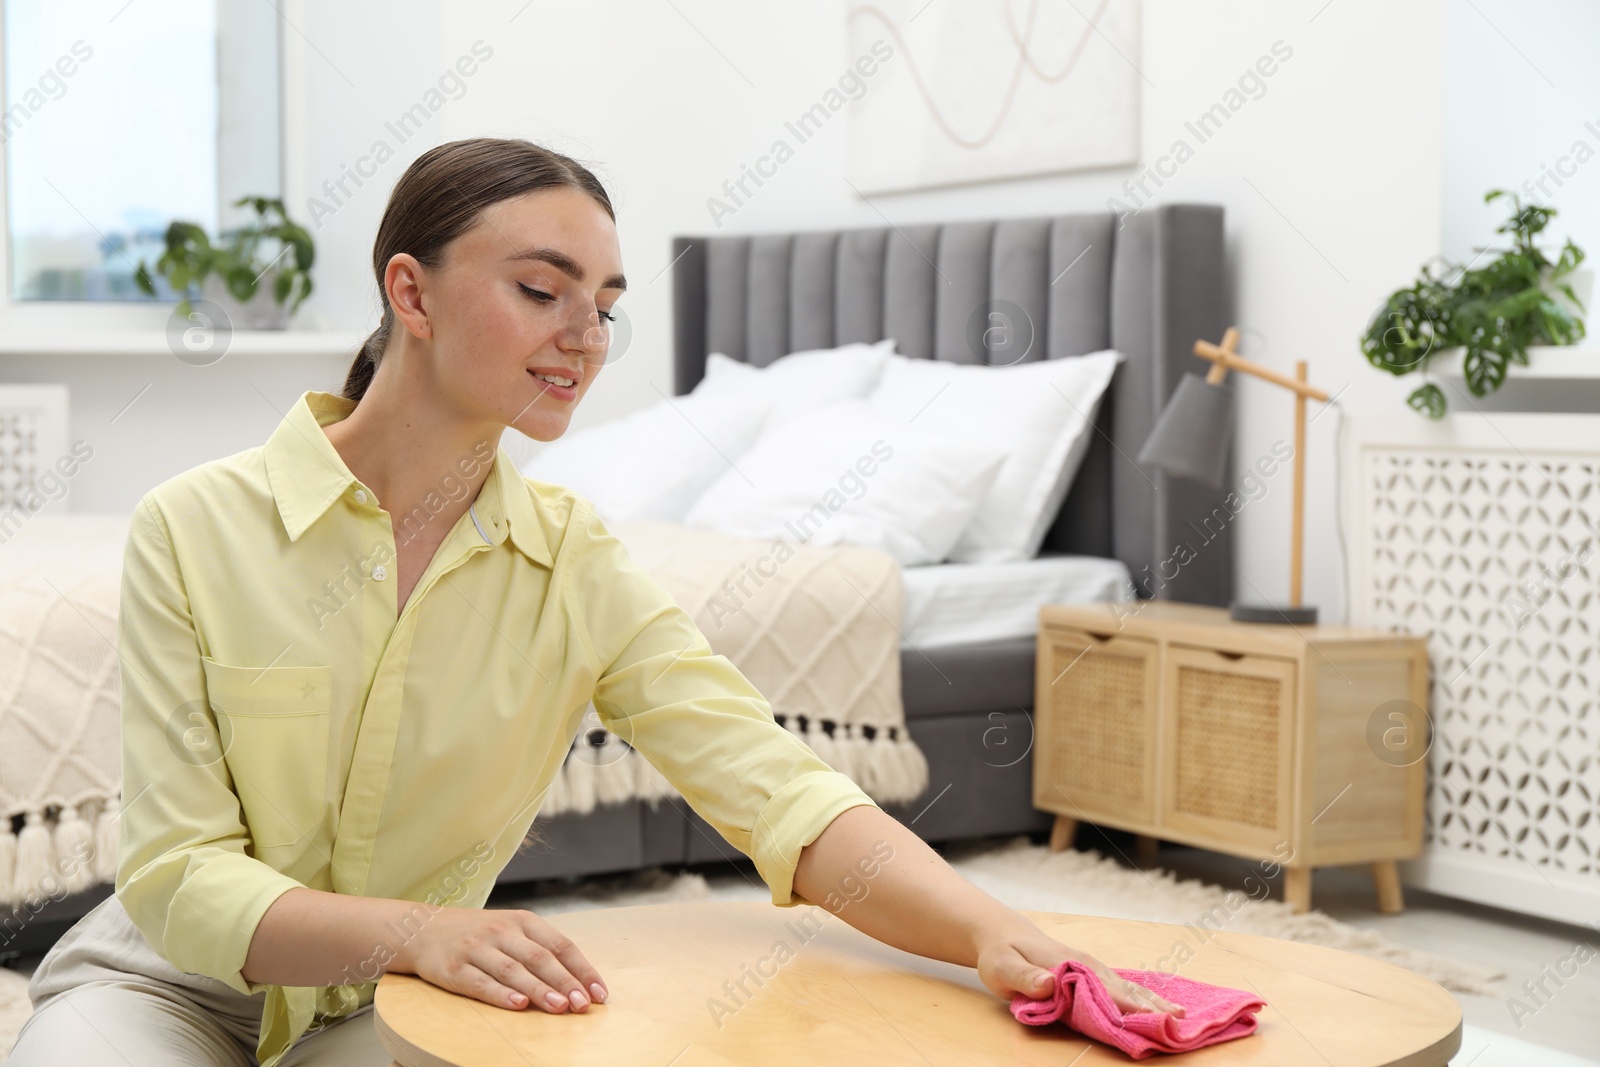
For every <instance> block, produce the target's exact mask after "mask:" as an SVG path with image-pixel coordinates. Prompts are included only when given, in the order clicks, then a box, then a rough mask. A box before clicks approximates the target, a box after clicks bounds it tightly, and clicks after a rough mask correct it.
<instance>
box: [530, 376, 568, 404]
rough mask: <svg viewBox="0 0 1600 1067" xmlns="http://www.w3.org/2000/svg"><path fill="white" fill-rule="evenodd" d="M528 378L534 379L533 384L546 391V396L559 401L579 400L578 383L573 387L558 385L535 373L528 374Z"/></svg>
mask: <svg viewBox="0 0 1600 1067" xmlns="http://www.w3.org/2000/svg"><path fill="white" fill-rule="evenodd" d="M528 377H530V378H532V379H533V384H535V385H537V386H538V387H539V388H540V389H542V390H544V392H545V394H546V395H548V396H553V397H555V398H556V399H557V400H566V401H572V400H576V399H578V385H577V382H573V384H571V385H557V384H556V383H555V382H547V381H545V380H544V379H543V378H541V377H539V376H538V375H537V374H535V373H534V372H533V371H529V372H528Z"/></svg>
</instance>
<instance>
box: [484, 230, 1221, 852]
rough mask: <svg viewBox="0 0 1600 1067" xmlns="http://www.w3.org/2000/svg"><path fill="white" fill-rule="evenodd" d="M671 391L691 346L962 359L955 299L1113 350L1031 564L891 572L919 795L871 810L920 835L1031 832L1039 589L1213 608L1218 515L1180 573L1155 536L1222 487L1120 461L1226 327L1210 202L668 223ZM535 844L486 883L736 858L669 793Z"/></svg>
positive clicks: (752, 353) (1059, 340) (703, 353)
mask: <svg viewBox="0 0 1600 1067" xmlns="http://www.w3.org/2000/svg"><path fill="white" fill-rule="evenodd" d="M671 259H672V261H673V263H674V266H673V268H672V276H673V391H674V393H676V394H678V395H682V394H686V393H688V392H689V391H690V390H692V389H693V388H694V387H695V385H696V384H697V383H698V382H699V381H700V379H701V377H702V376H703V375H704V373H705V367H706V360H707V357H708V354H709V353H712V352H721V353H723V354H725V355H728V356H730V357H732V358H734V359H737V360H741V361H745V362H748V363H750V364H752V365H755V366H764V365H767V364H770V363H771V362H772V361H774V360H776V359H778V358H779V357H781V356H783V355H785V354H787V353H790V352H797V351H802V350H807V349H816V348H823V347H828V346H831V345H840V344H844V343H846V342H851V341H864V342H872V341H878V340H881V339H883V338H886V337H893V338H895V340H896V344H897V349H898V351H899V352H901V353H903V354H906V355H915V356H921V357H924V358H932V359H949V360H954V361H958V362H973V361H975V357H974V355H973V353H972V347H971V345H970V342H969V333H968V330H969V327H968V320H969V319H970V309H971V308H973V307H975V306H977V305H980V304H982V303H984V302H985V301H992V302H996V303H999V302H1001V301H1006V302H1009V304H1010V305H1014V306H1015V307H1019V308H1021V309H1023V311H1025V312H1026V314H1027V315H1028V317H1029V318H1030V319H1031V320H1032V322H1033V323H1034V324H1035V326H1036V329H1037V331H1038V337H1039V338H1040V343H1038V344H1035V345H1034V346H1033V348H1032V350H1031V351H1030V352H1029V355H1028V357H1027V358H1029V359H1041V358H1049V359H1058V358H1065V357H1070V356H1076V355H1084V354H1087V353H1091V352H1096V351H1100V350H1103V349H1106V348H1115V349H1117V350H1118V351H1120V352H1121V353H1123V355H1124V356H1125V357H1126V359H1125V361H1124V362H1123V363H1122V365H1121V366H1120V367H1119V368H1118V370H1117V372H1116V376H1115V378H1114V379H1113V381H1112V384H1111V387H1110V389H1109V390H1108V392H1107V394H1106V396H1105V398H1104V401H1103V402H1102V404H1101V406H1100V408H1099V411H1098V415H1097V419H1096V424H1095V435H1094V437H1093V441H1092V444H1091V446H1090V448H1089V451H1088V453H1087V455H1086V456H1085V458H1084V460H1083V464H1082V466H1081V467H1080V468H1079V470H1078V473H1077V475H1076V477H1075V478H1074V480H1073V482H1072V487H1071V490H1070V492H1069V493H1068V495H1067V497H1066V500H1065V502H1064V503H1063V505H1062V507H1061V509H1060V513H1059V515H1058V516H1057V518H1056V520H1055V522H1054V523H1053V525H1052V526H1051V528H1050V530H1049V533H1048V534H1047V536H1046V539H1045V544H1044V547H1043V549H1042V550H1041V552H1040V554H1039V557H1038V558H1037V559H1035V560H1029V561H1023V562H1020V563H1008V564H994V565H983V564H960V565H951V564H938V565H933V566H928V567H908V568H906V569H905V571H904V572H903V577H904V579H905V608H906V620H905V625H904V626H903V627H902V630H903V632H904V636H905V637H906V638H907V639H908V640H906V641H905V642H904V643H903V645H902V649H901V656H900V668H901V694H902V699H903V702H904V706H905V715H906V724H907V727H908V729H909V731H910V734H911V737H912V739H913V740H914V741H915V742H916V743H917V745H918V746H919V747H920V748H921V750H922V752H923V753H924V754H925V755H926V757H927V760H928V766H929V785H928V788H927V790H926V791H925V793H924V794H923V795H922V796H919V797H917V798H915V799H913V800H911V801H910V802H907V803H902V804H885V805H884V808H885V810H886V811H889V812H890V813H891V814H893V815H894V816H895V817H897V818H899V819H900V820H901V821H902V822H904V823H906V824H907V825H909V826H911V827H912V828H913V829H914V830H915V831H916V832H917V833H918V834H919V835H921V836H922V837H923V838H924V839H926V840H928V841H933V842H938V841H948V840H955V839H960V838H965V837H976V836H984V835H989V834H1004V833H1028V832H1038V831H1043V830H1046V829H1048V827H1049V825H1050V821H1051V819H1050V816H1048V815H1045V814H1041V813H1039V812H1037V811H1035V810H1034V809H1033V807H1032V803H1031V798H1030V794H1031V788H1032V760H1031V758H1030V755H1029V750H1030V748H1031V745H1032V739H1033V729H1032V718H1031V710H1032V706H1033V685H1034V636H1033V627H1034V620H1035V619H1036V618H1037V607H1036V605H1037V603H1039V602H1040V600H1039V597H1040V596H1041V595H1042V596H1047V597H1049V598H1052V599H1053V598H1055V597H1057V596H1059V597H1060V598H1061V599H1062V600H1067V601H1070V600H1073V599H1078V600H1097V599H1110V598H1114V597H1116V596H1117V595H1119V594H1121V593H1122V591H1123V590H1124V588H1125V583H1131V590H1132V591H1133V592H1134V593H1136V594H1137V595H1139V596H1141V597H1156V598H1160V599H1174V600H1181V601H1187V602H1191V603H1202V604H1224V603H1227V601H1228V599H1229V597H1230V596H1231V593H1232V584H1233V575H1232V545H1231V528H1228V529H1225V530H1224V531H1223V533H1222V534H1221V541H1220V542H1219V543H1216V544H1214V545H1212V546H1210V548H1208V551H1206V552H1204V553H1200V554H1197V555H1196V557H1195V558H1194V559H1193V560H1192V561H1191V562H1189V563H1188V564H1186V565H1185V566H1182V567H1174V566H1173V565H1172V562H1171V559H1172V555H1173V550H1174V548H1175V546H1177V545H1179V544H1181V543H1183V542H1185V541H1187V540H1191V539H1192V538H1193V537H1194V536H1195V535H1194V533H1193V531H1192V530H1191V529H1190V522H1191V521H1194V522H1198V521H1199V520H1200V519H1201V518H1202V517H1204V516H1207V515H1210V514H1211V513H1212V511H1213V510H1214V509H1215V508H1217V507H1219V506H1221V503H1222V497H1223V495H1224V490H1213V489H1209V488H1207V487H1205V486H1203V485H1200V484H1198V483H1190V482H1182V481H1177V480H1168V479H1167V478H1166V477H1165V476H1164V475H1162V474H1160V473H1158V472H1155V471H1147V470H1144V469H1142V468H1139V467H1137V466H1136V465H1135V464H1134V463H1133V461H1132V459H1131V457H1132V456H1133V455H1135V454H1136V453H1137V452H1138V450H1139V448H1140V447H1141V446H1142V445H1143V443H1144V439H1145V437H1146V436H1148V434H1149V432H1150V429H1151V427H1152V426H1153V425H1154V423H1155V419H1156V416H1157V414H1158V413H1159V411H1160V408H1161V405H1162V404H1163V402H1164V401H1165V399H1166V397H1167V396H1168V395H1169V394H1170V393H1171V392H1172V390H1173V389H1174V388H1176V386H1177V383H1178V381H1179V379H1180V378H1181V376H1182V375H1183V373H1185V372H1187V371H1192V370H1194V364H1195V362H1196V361H1195V359H1194V357H1193V355H1192V348H1193V344H1194V341H1195V339H1197V338H1201V337H1220V336H1221V335H1222V333H1223V331H1224V329H1225V328H1226V326H1227V321H1228V315H1227V303H1226V295H1225V278H1226V264H1225V257H1224V244H1223V211H1222V208H1221V207H1220V206H1217V205H1209V204H1169V205H1165V206H1162V207H1158V208H1151V209H1149V210H1146V211H1143V212H1140V213H1138V214H1133V215H1129V216H1125V217H1123V218H1121V219H1119V218H1118V217H1116V216H1115V215H1113V214H1111V213H1109V212H1092V213H1083V214H1069V215H1060V216H1054V217H1043V218H1015V219H999V220H977V221H960V222H948V223H928V224H920V225H904V226H897V227H875V228H864V229H849V230H834V231H808V232H801V233H766V234H757V235H746V236H712V237H706V236H680V237H677V238H675V239H674V240H673V242H672V248H671ZM538 825H539V828H540V831H541V833H542V834H543V835H544V837H545V839H546V845H545V846H543V847H542V848H537V849H530V850H527V851H524V852H523V853H520V854H519V855H518V856H517V857H515V858H514V859H513V860H512V862H511V864H510V866H509V867H508V868H507V869H506V871H505V873H504V874H503V875H502V881H509V880H513V879H519V878H534V877H548V876H555V875H581V874H587V873H594V872H599V871H606V870H622V869H631V868H634V867H638V866H643V865H648V864H654V863H674V862H690V863H694V862H705V861H713V860H719V859H738V858H739V854H738V853H737V852H736V851H735V850H734V849H733V848H732V847H731V846H729V845H728V844H727V842H725V841H723V840H722V839H721V837H720V836H719V835H718V834H717V833H716V832H715V831H714V830H713V829H712V828H711V827H710V826H709V825H708V824H707V823H705V822H704V821H703V820H701V819H700V818H699V817H698V816H697V815H695V814H694V813H693V812H692V811H691V810H690V809H689V808H688V806H687V804H685V803H684V802H683V801H681V800H677V799H674V800H671V801H669V802H667V803H663V804H660V805H657V806H651V805H648V804H644V803H642V802H641V803H630V804H625V805H619V806H612V807H597V808H596V809H595V810H594V811H592V812H590V813H588V814H585V815H570V816H568V815H563V816H557V817H555V818H552V819H548V820H545V819H541V820H540V822H539V824H538Z"/></svg>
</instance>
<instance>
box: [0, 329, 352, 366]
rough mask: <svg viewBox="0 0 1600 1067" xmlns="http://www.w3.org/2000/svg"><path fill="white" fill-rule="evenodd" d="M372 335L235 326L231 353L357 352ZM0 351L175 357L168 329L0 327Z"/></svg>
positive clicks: (304, 353) (42, 353)
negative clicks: (35, 329) (38, 329)
mask: <svg viewBox="0 0 1600 1067" xmlns="http://www.w3.org/2000/svg"><path fill="white" fill-rule="evenodd" d="M365 339H366V335H365V334H362V333H354V332H347V331H343V330H235V331H233V336H232V337H231V338H230V339H229V342H228V348H227V352H226V355H230V356H234V355H238V356H354V355H355V352H356V349H357V348H359V347H360V346H361V342H362V341H364V340H365ZM0 355H29V356H158V357H164V358H167V359H171V358H173V350H172V348H171V347H170V346H169V344H168V341H167V334H166V331H164V330H149V329H140V330H92V331H91V330H74V331H50V332H45V331H42V330H41V331H37V332H35V331H26V330H6V331H3V332H0Z"/></svg>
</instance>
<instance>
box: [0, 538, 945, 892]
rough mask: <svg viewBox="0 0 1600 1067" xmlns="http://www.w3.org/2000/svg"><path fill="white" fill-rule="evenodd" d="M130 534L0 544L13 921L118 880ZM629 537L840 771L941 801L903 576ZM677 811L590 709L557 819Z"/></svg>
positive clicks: (859, 558)
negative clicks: (911, 704) (904, 626)
mask: <svg viewBox="0 0 1600 1067" xmlns="http://www.w3.org/2000/svg"><path fill="white" fill-rule="evenodd" d="M128 521H129V520H128V517H127V516H125V515H56V516H53V515H43V514H41V515H35V516H32V517H31V518H29V519H27V520H26V521H25V522H24V523H23V525H22V526H21V527H20V528H18V529H11V528H0V904H10V905H21V906H24V907H27V908H31V909H33V910H35V911H37V910H38V908H40V907H42V906H43V903H44V902H45V901H48V900H51V899H59V898H60V897H62V896H64V895H65V894H66V893H70V892H76V891H78V890H81V889H85V888H88V887H89V886H91V885H94V884H95V883H97V882H109V881H111V880H112V879H113V878H114V877H115V875H116V840H117V815H118V811H119V808H118V795H119V784H120V782H119V779H120V746H119V733H120V728H119V718H120V715H119V712H120V706H121V687H120V680H119V675H118V669H117V655H116V636H117V608H118V600H119V594H120V591H121V575H122V552H123V548H124V546H125V544H126V541H127V533H128ZM612 530H613V532H614V533H616V534H617V536H618V537H619V538H620V539H621V540H622V541H623V543H624V544H626V545H627V546H628V549H629V551H630V552H631V553H632V554H633V556H634V558H635V559H636V560H638V562H639V563H640V565H641V566H643V567H644V568H645V570H647V571H648V572H649V573H650V574H651V575H652V576H653V577H655V578H656V580H657V581H659V582H661V584H662V585H663V586H664V587H665V588H666V589H667V591H668V592H669V593H671V594H672V596H673V598H674V599H676V600H677V601H678V603H679V604H680V605H681V606H682V607H683V608H684V609H685V610H687V611H689V612H690V614H691V615H693V617H694V619H695V622H696V623H697V624H698V625H699V626H700V628H701V630H702V631H703V632H704V633H705V635H706V637H707V639H708V640H709V641H710V643H711V647H712V648H713V650H715V651H716V652H718V653H721V654H723V655H726V656H727V657H728V659H729V660H730V661H732V662H733V664H734V665H735V666H736V667H738V668H739V669H740V671H742V672H743V673H744V674H745V676H746V677H748V678H749V679H750V680H751V682H753V683H754V684H755V685H756V687H757V688H758V689H760V690H761V692H762V693H763V694H764V695H766V696H767V698H768V700H769V701H770V703H771V704H772V708H773V712H774V715H775V717H777V718H778V720H779V721H780V722H782V723H783V725H784V726H785V728H787V729H788V730H790V731H791V732H793V733H795V734H797V735H798V736H799V737H801V738H802V739H803V740H805V741H806V743H807V744H809V745H810V746H811V747H812V748H813V749H814V750H815V751H816V752H817V755H819V756H820V757H821V758H822V759H823V760H824V761H825V762H826V763H827V764H828V765H829V766H831V767H834V768H835V769H837V770H840V771H843V772H844V773H846V774H849V775H850V776H851V777H852V778H854V779H855V780H856V781H857V782H858V783H859V784H860V785H861V787H862V789H863V790H865V791H866V793H867V794H868V795H869V796H871V797H872V798H873V799H875V800H879V801H882V802H886V803H888V802H894V801H904V800H910V799H912V798H913V797H915V796H917V795H918V794H920V793H921V792H922V791H923V790H924V788H925V787H926V785H927V779H928V767H927V762H926V760H925V759H924V757H923V755H922V753H921V751H920V750H918V748H917V747H916V745H915V744H914V743H912V742H911V740H910V739H909V738H908V736H907V734H906V730H905V716H904V710H903V708H902V706H901V703H900V659H899V656H900V645H899V631H898V629H897V627H898V626H899V623H900V618H901V588H900V572H899V568H898V565H897V564H896V563H895V562H894V561H893V559H891V558H890V557H889V556H887V555H884V554H882V553H879V552H875V551H872V550H869V549H863V548H852V547H846V546H839V547H831V548H815V549H813V548H806V547H804V546H800V547H795V546H786V547H785V549H784V550H783V551H775V547H774V545H773V544H771V543H769V542H765V541H752V540H747V539H743V538H734V537H728V536H726V535H723V534H717V533H712V532H709V531H701V530H689V529H686V528H684V527H680V526H676V525H674V524H670V523H626V524H613V525H612ZM780 557H781V558H780ZM676 794H677V791H676V790H675V789H674V788H673V787H672V786H671V785H670V784H668V783H667V781H666V780H665V779H664V778H663V777H662V776H661V775H660V773H659V772H657V771H656V770H655V768H654V767H652V766H651V765H650V764H649V762H648V761H646V760H645V759H644V758H643V757H641V756H639V754H638V753H637V752H635V751H634V750H632V749H631V748H629V747H628V746H627V745H626V744H625V743H623V742H622V741H621V740H620V739H619V738H617V737H616V736H615V735H613V734H611V733H610V732H609V731H606V730H605V729H603V728H602V727H601V726H600V722H599V718H598V716H596V715H595V713H594V711H593V708H592V707H591V709H590V711H589V713H588V718H587V719H586V721H585V724H584V727H583V728H582V729H581V730H580V731H579V732H578V736H577V738H576V739H575V741H574V743H573V747H572V751H571V752H570V753H569V754H568V758H567V760H566V763H565V765H564V766H563V769H562V771H561V773H560V774H559V775H558V776H557V780H556V782H555V783H554V784H553V785H552V787H551V789H550V792H549V794H548V795H547V796H546V800H545V804H544V807H543V808H542V809H541V810H540V815H541V816H548V815H557V814H561V813H563V812H587V811H590V810H592V809H593V808H594V807H595V805H596V804H614V803H621V802H624V801H627V800H630V799H636V798H637V799H644V800H648V801H650V802H652V803H654V802H656V801H659V800H660V799H661V798H663V797H671V796H675V795H676Z"/></svg>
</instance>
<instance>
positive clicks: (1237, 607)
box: [1228, 601, 1317, 626]
mask: <svg viewBox="0 0 1600 1067" xmlns="http://www.w3.org/2000/svg"><path fill="white" fill-rule="evenodd" d="M1228 617H1229V618H1231V619H1232V620H1233V621H1234V622H1267V623H1277V624H1278V625H1280V626H1282V625H1289V626H1315V625H1316V624H1317V609H1316V608H1315V607H1305V606H1301V607H1298V608H1290V607H1282V606H1279V605H1276V604H1241V603H1238V602H1237V601H1236V602H1235V603H1234V604H1233V606H1232V607H1231V608H1230V609H1229V610H1228Z"/></svg>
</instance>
